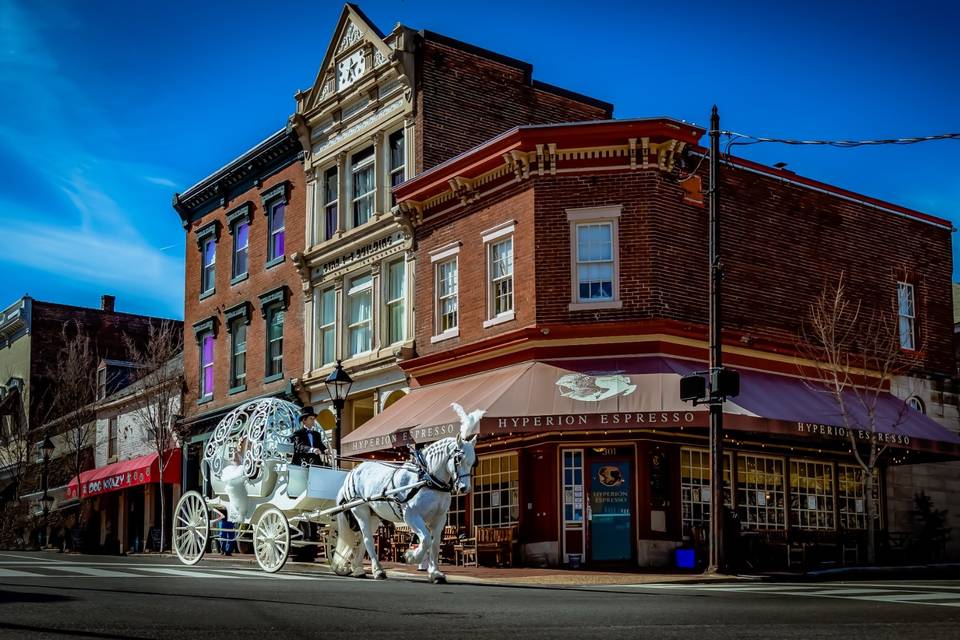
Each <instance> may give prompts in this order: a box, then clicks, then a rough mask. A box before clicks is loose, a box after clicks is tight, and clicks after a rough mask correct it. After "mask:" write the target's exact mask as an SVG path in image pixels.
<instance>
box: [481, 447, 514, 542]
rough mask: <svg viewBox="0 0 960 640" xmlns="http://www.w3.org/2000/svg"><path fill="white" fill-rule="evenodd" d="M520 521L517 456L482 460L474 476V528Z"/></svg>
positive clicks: (511, 455)
mask: <svg viewBox="0 0 960 640" xmlns="http://www.w3.org/2000/svg"><path fill="white" fill-rule="evenodd" d="M519 521H520V474H519V473H518V471H517V454H516V453H508V454H505V455H498V456H488V457H484V458H480V463H479V465H478V466H477V471H476V473H475V474H474V488H473V525H474V526H475V527H506V526H510V525H513V524H516V523H517V522H519Z"/></svg>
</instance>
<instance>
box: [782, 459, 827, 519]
mask: <svg viewBox="0 0 960 640" xmlns="http://www.w3.org/2000/svg"><path fill="white" fill-rule="evenodd" d="M833 506H834V505H833V463H830V462H815V461H813V460H791V461H790V519H791V522H792V524H793V525H795V526H798V527H800V528H801V529H828V530H832V529H833V528H834V522H833Z"/></svg>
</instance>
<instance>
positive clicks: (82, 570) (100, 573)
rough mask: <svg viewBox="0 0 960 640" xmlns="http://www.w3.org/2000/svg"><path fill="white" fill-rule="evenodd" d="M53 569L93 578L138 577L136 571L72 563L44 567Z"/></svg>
mask: <svg viewBox="0 0 960 640" xmlns="http://www.w3.org/2000/svg"><path fill="white" fill-rule="evenodd" d="M44 568H45V569H49V570H52V571H63V572H67V573H79V574H80V575H83V576H90V577H91V578H133V577H136V574H135V573H129V572H123V571H110V570H109V569H96V568H94V567H83V566H79V565H72V566H69V567H65V566H62V565H61V566H57V567H44Z"/></svg>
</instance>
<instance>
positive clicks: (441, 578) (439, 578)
mask: <svg viewBox="0 0 960 640" xmlns="http://www.w3.org/2000/svg"><path fill="white" fill-rule="evenodd" d="M430 582H432V583H433V584H447V576H445V575H443V574H442V573H435V574H433V575H432V576H430Z"/></svg>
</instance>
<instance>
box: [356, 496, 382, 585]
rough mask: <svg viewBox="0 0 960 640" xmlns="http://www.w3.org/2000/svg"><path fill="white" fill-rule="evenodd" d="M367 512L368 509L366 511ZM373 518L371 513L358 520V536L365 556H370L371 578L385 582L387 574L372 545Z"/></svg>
mask: <svg viewBox="0 0 960 640" xmlns="http://www.w3.org/2000/svg"><path fill="white" fill-rule="evenodd" d="M368 512H369V509H368ZM374 518H375V516H373V514H372V513H371V514H370V516H369V517H367V518H358V519H357V522H359V523H360V535H361V537H362V540H363V546H364V547H365V548H366V551H367V555H368V556H370V565H371V567H370V568H371V570H372V571H373V577H374V578H375V579H377V580H385V579H386V577H387V572H386V571H384V570H383V569H382V568H381V567H380V558H378V557H377V548H376V547H375V546H374V544H373V531H374V529H373V520H374Z"/></svg>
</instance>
